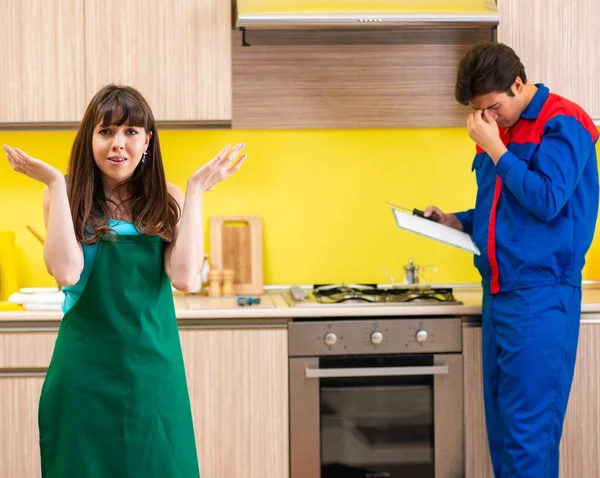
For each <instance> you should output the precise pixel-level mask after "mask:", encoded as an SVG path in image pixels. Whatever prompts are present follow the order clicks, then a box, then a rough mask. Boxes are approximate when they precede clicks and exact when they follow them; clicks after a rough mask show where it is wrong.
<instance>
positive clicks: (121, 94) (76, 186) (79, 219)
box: [67, 85, 181, 244]
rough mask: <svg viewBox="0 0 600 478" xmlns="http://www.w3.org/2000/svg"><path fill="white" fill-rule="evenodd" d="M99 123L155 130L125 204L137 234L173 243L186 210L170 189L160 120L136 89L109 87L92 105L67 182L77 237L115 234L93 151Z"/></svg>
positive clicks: (129, 185)
mask: <svg viewBox="0 0 600 478" xmlns="http://www.w3.org/2000/svg"><path fill="white" fill-rule="evenodd" d="M98 124H102V126H110V125H117V126H120V125H123V124H126V125H128V126H136V127H143V128H144V130H145V131H146V134H150V133H152V137H151V138H150V143H149V145H148V150H147V157H146V161H145V162H143V163H142V162H140V163H139V164H138V166H137V168H136V169H135V171H134V173H133V175H132V176H131V177H130V178H129V179H128V180H127V183H126V184H124V185H123V186H124V187H126V188H127V192H128V199H127V200H126V203H125V204H124V206H125V208H126V210H127V212H128V213H129V214H130V215H131V218H132V222H133V225H134V226H135V228H136V229H137V231H138V232H140V233H142V234H146V235H150V236H160V237H161V238H162V239H163V240H164V241H165V242H172V241H173V239H174V235H175V227H176V225H177V222H178V221H179V217H180V215H181V211H180V209H179V205H178V204H177V201H175V199H173V197H172V196H171V195H170V194H169V193H168V191H167V182H166V179H165V172H164V168H163V163H162V154H161V151H160V143H159V141H158V133H157V131H156V122H155V120H154V115H153V114H152V110H151V109H150V106H149V105H148V103H147V102H146V100H145V99H144V97H143V96H142V95H141V94H140V93H139V92H138V91H137V90H135V89H134V88H131V87H127V86H117V85H108V86H105V87H104V88H102V89H101V90H100V91H98V93H96V95H95V96H94V98H92V101H91V102H90V104H89V105H88V107H87V109H86V111H85V114H84V116H83V119H82V121H81V125H80V127H79V131H78V132H77V136H76V137H75V141H74V143H73V148H72V149H71V159H70V162H69V169H68V176H67V186H68V196H69V204H70V205H71V215H72V217H73V225H74V226H75V235H76V237H77V240H78V241H80V242H83V243H85V244H96V243H97V242H98V241H99V240H100V239H101V238H102V237H103V236H104V235H106V234H109V235H113V234H114V231H113V230H112V229H111V228H110V226H109V224H108V221H109V219H110V210H109V205H108V202H107V199H106V196H105V194H104V187H103V184H102V178H101V173H100V169H99V168H98V166H96V162H95V161H94V156H93V152H92V136H93V134H94V129H95V128H96V126H97V125H98Z"/></svg>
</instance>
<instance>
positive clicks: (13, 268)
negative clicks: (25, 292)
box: [0, 231, 19, 301]
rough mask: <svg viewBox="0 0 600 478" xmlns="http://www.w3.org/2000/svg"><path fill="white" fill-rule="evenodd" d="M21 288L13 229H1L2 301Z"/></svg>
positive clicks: (0, 273) (0, 271) (0, 267)
mask: <svg viewBox="0 0 600 478" xmlns="http://www.w3.org/2000/svg"><path fill="white" fill-rule="evenodd" d="M18 289H19V279H18V270H17V245H16V240H15V233H14V232H13V231H0V301H4V300H6V299H8V297H9V296H10V295H11V294H12V293H13V292H16V291H17V290H18Z"/></svg>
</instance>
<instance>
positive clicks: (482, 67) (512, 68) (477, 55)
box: [454, 42, 527, 105]
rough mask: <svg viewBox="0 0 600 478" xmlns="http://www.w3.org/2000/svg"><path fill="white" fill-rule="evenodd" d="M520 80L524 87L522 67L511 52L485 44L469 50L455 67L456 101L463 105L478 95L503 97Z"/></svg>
mask: <svg viewBox="0 0 600 478" xmlns="http://www.w3.org/2000/svg"><path fill="white" fill-rule="evenodd" d="M517 77H520V78H521V80H523V83H527V76H526V75H525V67H524V66H523V63H521V60H520V59H519V57H518V56H517V54H516V53H515V52H514V50H513V49H512V48H510V47H508V46H506V45H504V44H503V43H496V42H486V43H481V44H479V45H476V46H474V47H473V48H471V49H470V50H469V51H468V52H467V54H466V55H465V56H464V57H463V58H462V60H460V63H459V64H458V73H457V75H456V89H455V92H454V95H455V97H456V101H458V102H459V103H461V104H463V105H468V104H469V102H470V101H471V100H472V99H473V98H475V97H476V96H479V95H486V94H488V93H507V94H508V95H509V96H514V93H513V92H512V90H511V88H510V87H511V86H512V85H513V83H514V82H515V80H516V79H517Z"/></svg>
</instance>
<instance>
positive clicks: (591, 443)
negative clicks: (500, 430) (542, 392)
mask: <svg viewBox="0 0 600 478" xmlns="http://www.w3.org/2000/svg"><path fill="white" fill-rule="evenodd" d="M599 344H600V323H598V324H594V323H591V322H586V320H585V319H584V320H582V324H581V332H580V336H579V347H578V351H577V364H576V368H575V377H574V379H573V387H572V389H571V395H570V397H569V406H568V409H567V414H566V417H565V424H564V428H563V435H562V439H561V444H560V476H561V478H582V477H588V476H589V477H592V476H600V456H599V455H598V450H599V449H600V379H599V378H598V370H599V369H600V354H598V346H599ZM463 359H464V377H465V378H464V391H465V401H464V403H465V436H466V442H465V454H466V456H465V463H466V464H467V469H466V475H465V476H466V478H494V475H493V472H492V467H491V461H490V456H489V451H488V448H487V433H486V430H485V418H484V414H483V386H482V381H481V328H480V327H466V328H465V329H463Z"/></svg>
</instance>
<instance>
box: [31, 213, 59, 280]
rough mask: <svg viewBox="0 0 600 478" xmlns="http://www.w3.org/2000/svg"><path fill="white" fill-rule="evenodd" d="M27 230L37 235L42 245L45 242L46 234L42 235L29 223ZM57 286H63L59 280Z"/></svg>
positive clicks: (34, 235)
mask: <svg viewBox="0 0 600 478" xmlns="http://www.w3.org/2000/svg"><path fill="white" fill-rule="evenodd" d="M27 230H28V231H29V232H31V234H33V237H35V238H36V239H37V240H38V241H39V242H40V244H41V245H42V246H43V245H44V242H45V239H44V236H42V235H41V234H40V233H39V232H38V231H37V230H35V229H34V228H33V227H32V226H29V225H28V226H27ZM56 286H57V287H58V290H60V288H61V287H60V284H59V283H58V282H57V283H56Z"/></svg>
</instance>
